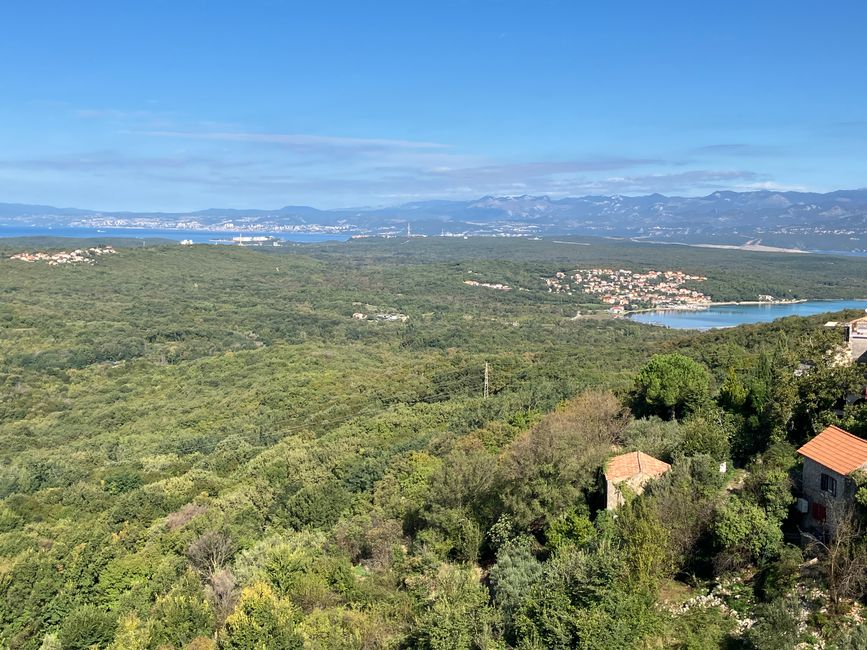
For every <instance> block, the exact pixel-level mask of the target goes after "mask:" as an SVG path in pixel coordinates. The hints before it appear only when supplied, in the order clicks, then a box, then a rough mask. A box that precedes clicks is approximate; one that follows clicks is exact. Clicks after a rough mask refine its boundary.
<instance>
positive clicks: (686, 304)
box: [545, 268, 711, 313]
mask: <svg viewBox="0 0 867 650" xmlns="http://www.w3.org/2000/svg"><path fill="white" fill-rule="evenodd" d="M705 280H707V278H706V277H704V276H701V275H689V274H687V273H684V272H683V271H674V270H665V271H656V270H650V271H644V272H635V271H631V270H628V269H606V268H596V269H576V270H574V271H570V272H568V273H567V272H563V271H560V272H558V273H557V274H556V275H555V276H554V277H553V278H548V279H546V281H545V282H546V285H547V287H548V292H549V293H565V294H567V295H573V293H579V292H580V293H584V294H588V295H591V296H594V297H597V298H599V300H600V301H601V302H602V303H603V304H606V305H611V307H610V311H611V312H612V313H622V312H626V311H636V310H639V309H666V308H669V309H670V308H704V307H707V306H708V305H709V304H710V303H711V297H710V296H709V295H707V294H705V293H702V292H701V291H697V290H696V289H692V288H690V287H689V286H687V284H688V283H697V282H704V281H705Z"/></svg>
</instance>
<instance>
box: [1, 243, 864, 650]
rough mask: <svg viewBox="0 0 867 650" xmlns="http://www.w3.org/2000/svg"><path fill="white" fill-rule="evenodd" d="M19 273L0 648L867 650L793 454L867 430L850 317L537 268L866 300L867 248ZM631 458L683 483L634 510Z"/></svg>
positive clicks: (5, 440)
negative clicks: (843, 252)
mask: <svg viewBox="0 0 867 650" xmlns="http://www.w3.org/2000/svg"><path fill="white" fill-rule="evenodd" d="M583 244H589V245H583ZM6 246H7V247H9V248H7V252H13V250H15V249H14V244H8V243H7V244H6ZM10 246H11V247H10ZM0 257H2V259H0V498H2V502H0V643H2V644H5V646H6V647H9V648H28V649H38V648H41V649H43V650H48V649H55V648H64V649H65V648H90V647H94V646H95V647H99V648H109V647H110V648H117V649H121V648H123V649H127V648H154V649H156V648H175V649H177V650H180V649H182V648H195V649H204V648H226V649H229V648H231V649H236V648H237V649H241V648H245V649H246V648H249V649H254V648H265V647H267V648H301V647H305V648H322V649H325V648H358V649H362V648H364V649H367V648H436V649H443V650H445V649H451V648H528V649H529V648H572V647H578V648H593V649H597V648H598V649H600V650H601V649H603V648H605V649H609V648H636V647H637V648H642V647H646V648H653V647H680V648H717V647H720V648H722V647H726V648H731V647H744V648H760V649H765V648H767V649H770V648H791V647H795V645H796V644H797V643H813V644H816V643H820V642H821V643H826V644H827V645H826V647H840V648H844V647H862V646H857V645H853V644H856V643H859V642H860V643H863V642H864V639H865V638H867V630H865V629H864V628H862V627H858V626H857V622H858V617H859V612H860V605H859V604H858V602H859V600H860V599H861V598H862V597H863V589H864V584H867V576H865V575H864V573H863V572H864V568H863V565H864V564H865V559H864V558H865V557H867V554H865V550H864V548H863V541H861V539H860V537H859V536H858V535H855V534H853V535H851V536H849V538H847V542H846V543H847V544H848V546H846V547H845V548H843V549H842V550H840V552H839V554H838V555H835V556H834V558H835V562H836V564H835V565H834V566H835V567H836V568H835V571H837V573H835V572H834V571H829V562H828V554H824V555H823V554H822V553H819V552H818V551H816V550H815V549H813V550H811V549H804V550H802V549H801V548H799V547H798V546H796V545H793V544H792V543H791V542H792V539H791V533H792V531H793V524H792V522H793V514H794V513H793V512H792V505H793V503H794V492H793V488H794V487H795V485H796V482H797V477H798V464H797V458H796V455H795V452H794V448H795V446H796V445H798V444H801V443H802V442H804V441H805V440H807V439H809V438H810V437H812V436H813V435H815V433H816V432H817V431H818V430H820V429H821V428H822V427H824V426H825V425H826V424H829V423H831V422H835V423H838V424H840V425H841V426H846V427H848V428H849V430H850V431H853V432H854V433H856V434H861V435H867V410H865V409H864V407H862V406H861V403H860V402H858V401H856V400H850V401H849V402H847V401H846V399H845V398H846V397H847V395H851V394H857V393H858V391H859V390H860V388H861V386H862V385H863V383H864V376H863V372H862V371H861V370H859V369H857V368H854V367H851V366H839V365H837V363H836V361H835V354H834V353H835V351H836V350H837V348H838V347H839V346H840V345H841V344H842V343H843V340H842V332H841V331H840V330H837V329H830V328H824V327H822V323H824V321H825V320H827V318H824V317H817V318H813V319H786V320H784V321H780V322H777V323H773V324H770V325H767V326H748V327H741V328H737V329H734V330H729V331H717V332H709V333H704V334H696V333H683V332H677V331H673V330H665V329H661V328H654V327H649V326H642V325H639V324H636V323H633V322H630V321H629V320H628V319H612V318H608V317H607V316H605V317H603V316H593V317H589V318H578V319H575V318H574V316H575V312H576V309H577V308H579V307H582V306H583V303H582V300H585V299H584V298H579V297H577V296H563V295H556V294H549V293H547V292H545V291H544V284H543V283H542V281H541V280H542V278H544V277H547V276H549V275H550V274H552V273H554V272H556V271H558V270H562V269H569V268H575V267H576V266H578V265H582V264H596V263H599V264H602V263H607V264H609V265H612V266H617V265H624V266H626V265H628V268H634V269H637V270H640V269H642V268H648V267H657V266H662V265H665V266H666V267H671V268H677V269H682V270H686V271H689V272H696V273H702V274H704V275H706V276H707V277H708V281H707V287H706V289H708V291H709V293H711V294H712V295H713V296H714V298H716V299H752V298H754V294H756V293H773V294H774V295H777V296H780V297H823V298H831V297H863V296H864V295H865V292H862V290H861V288H862V287H863V286H865V281H867V262H863V261H861V260H858V259H843V258H832V257H818V256H817V257H813V256H774V255H762V254H746V253H740V252H732V251H707V250H696V249H687V248H682V247H671V246H639V245H634V244H623V243H618V242H605V241H601V240H583V241H582V243H581V244H575V243H571V244H553V243H551V242H531V241H522V242H512V241H495V240H485V241H476V240H469V241H466V242H465V241H441V240H439V241H435V240H429V241H426V240H410V241H408V242H404V241H385V242H383V241H353V242H349V243H345V244H327V245H318V246H297V247H291V248H288V249H278V250H274V251H270V250H269V251H265V250H263V251H252V250H245V249H239V248H228V247H213V246H192V247H180V246H166V247H153V248H143V249H132V248H131V249H120V250H119V252H118V253H117V254H116V255H111V256H108V257H106V258H104V259H100V260H98V262H97V263H95V264H93V265H82V266H76V265H67V266H61V267H51V266H47V265H43V264H38V263H33V264H27V263H22V262H18V261H15V260H10V259H7V257H8V256H7V255H2V254H0ZM468 274H473V275H472V277H479V278H484V279H486V280H488V281H491V282H495V281H496V282H507V283H509V284H511V285H513V286H514V287H516V290H514V291H509V292H502V291H492V290H486V289H484V288H479V287H471V286H467V285H465V284H464V283H463V281H464V280H465V279H467V278H468V277H471V276H470V275H468ZM518 287H520V288H524V289H527V290H526V291H519V290H517V288H518ZM588 306H590V307H593V305H588ZM354 314H364V315H365V316H369V318H367V317H366V318H364V319H362V318H358V317H354V316H353V315H354ZM377 315H383V318H379V319H378V318H377ZM388 316H395V319H391V320H390V319H389V318H387V317H388ZM397 316H400V317H401V318H397ZM837 316H838V317H842V316H845V314H843V315H839V314H838V315H837ZM404 317H405V318H404ZM486 370H487V372H486ZM486 374H487V379H488V395H487V396H485V379H486ZM630 450H641V451H644V452H646V453H648V454H651V455H654V456H656V457H657V458H659V459H662V460H664V461H666V462H669V463H671V465H672V470H671V471H670V472H669V473H668V474H666V475H665V476H664V477H663V478H661V479H660V480H659V481H657V482H655V483H653V484H652V485H651V486H650V487H649V488H648V490H647V491H645V493H644V494H643V495H640V496H634V495H633V496H630V495H627V496H628V497H629V498H627V503H626V504H625V505H624V506H622V507H621V509H619V510H618V511H617V513H616V515H612V513H608V512H606V511H605V510H604V503H605V501H604V492H603V488H604V482H603V481H602V478H601V471H602V468H603V467H604V464H605V461H606V459H607V458H608V457H609V456H611V455H612V454H613V453H615V452H619V451H630ZM724 461H727V463H728V465H727V468H726V471H725V472H724V473H720V472H719V471H718V470H719V465H720V463H721V462H724ZM859 494H860V493H859ZM865 502H867V499H865ZM861 517H862V514H861V513H860V511H859V512H857V513H854V514H853V516H852V526H853V530H855V529H857V527H858V526H860V521H861ZM812 557H816V558H818V559H817V561H816V562H814V563H810V562H809V561H808V560H810V559H811V558H812ZM840 567H844V568H845V570H846V571H847V572H848V573H847V574H846V575H847V579H846V581H845V583H844V582H842V581H841V580H840V577H839V576H840V573H839V570H840ZM859 571H860V573H859ZM858 639H860V641H858Z"/></svg>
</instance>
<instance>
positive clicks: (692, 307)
mask: <svg viewBox="0 0 867 650" xmlns="http://www.w3.org/2000/svg"><path fill="white" fill-rule="evenodd" d="M814 300H816V301H818V300H835V299H834V298H824V299H823V298H816V299H812V298H796V299H792V300H725V301H722V302H706V303H704V302H700V303H699V302H697V303H686V304H682V305H669V306H660V307H644V308H642V309H630V310H629V311H624V312H623V314H622V315H623V316H628V315H630V314H645V313H647V312H652V311H705V310H707V309H711V308H712V307H725V306H728V305H735V306H739V305H744V306H751V305H753V306H758V305H768V306H770V305H797V304H799V303H802V302H811V301H814ZM865 301H867V300H865Z"/></svg>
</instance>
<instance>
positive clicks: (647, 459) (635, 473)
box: [604, 451, 671, 510]
mask: <svg viewBox="0 0 867 650" xmlns="http://www.w3.org/2000/svg"><path fill="white" fill-rule="evenodd" d="M670 469H671V465H669V464H668V463H665V462H663V461H661V460H659V459H657V458H654V457H653V456H648V455H647V454H645V453H644V452H643V451H630V452H629V453H626V454H620V455H619V456H614V457H613V458H609V459H608V462H607V463H606V464H605V471H604V474H605V507H606V509H608V510H614V509H616V508H618V507H619V506H621V505H623V493H622V492H621V488H622V487H623V486H624V485H627V486H629V489H630V490H631V491H632V492H634V493H635V494H641V493H642V492H643V491H644V486H645V485H646V484H647V482H648V481H651V480H653V479H657V478H659V477H660V476H662V475H663V474H665V473H666V472H667V471H668V470H670Z"/></svg>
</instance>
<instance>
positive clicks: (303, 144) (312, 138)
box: [142, 131, 448, 152]
mask: <svg viewBox="0 0 867 650" xmlns="http://www.w3.org/2000/svg"><path fill="white" fill-rule="evenodd" d="M142 133H143V134H144V135H149V136H156V137H163V138H180V139H186V140H208V141H218V142H250V143H255V144H270V145H277V146H280V147H284V148H286V149H291V150H294V151H298V152H312V151H316V150H319V149H323V148H326V149H350V150H362V151H379V150H388V149H397V150H410V151H412V150H419V149H421V150H427V149H446V148H448V145H445V144H440V143H437V142H420V141H415V140H391V139H384V138H353V137H342V136H326V135H308V134H301V133H256V132H242V131H238V132H231V131H144V132H142Z"/></svg>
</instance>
